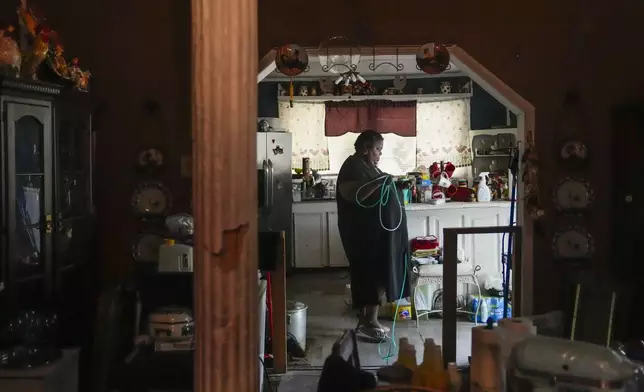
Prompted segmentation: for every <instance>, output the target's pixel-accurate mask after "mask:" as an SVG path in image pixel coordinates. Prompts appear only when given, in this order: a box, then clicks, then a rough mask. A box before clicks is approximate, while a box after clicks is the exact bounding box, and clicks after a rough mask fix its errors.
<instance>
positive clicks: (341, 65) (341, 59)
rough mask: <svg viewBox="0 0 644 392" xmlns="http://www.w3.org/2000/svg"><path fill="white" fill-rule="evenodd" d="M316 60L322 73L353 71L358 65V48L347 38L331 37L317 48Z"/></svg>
mask: <svg viewBox="0 0 644 392" xmlns="http://www.w3.org/2000/svg"><path fill="white" fill-rule="evenodd" d="M318 60H319V61H320V65H321V66H322V71H324V72H331V73H334V74H340V73H346V72H348V71H355V70H357V69H358V64H359V63H360V47H359V46H358V45H356V44H354V43H352V42H351V41H350V40H349V39H348V38H347V37H331V38H329V39H328V40H326V41H325V42H322V43H321V44H320V46H319V47H318Z"/></svg>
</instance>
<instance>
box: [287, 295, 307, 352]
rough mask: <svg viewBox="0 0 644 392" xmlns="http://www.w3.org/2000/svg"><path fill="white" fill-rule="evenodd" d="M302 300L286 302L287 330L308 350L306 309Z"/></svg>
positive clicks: (302, 347) (301, 346)
mask: <svg viewBox="0 0 644 392" xmlns="http://www.w3.org/2000/svg"><path fill="white" fill-rule="evenodd" d="M308 308H309V307H308V306H306V305H305V304H303V303H301V302H296V301H287V302H286V331H287V332H288V333H290V334H291V335H293V336H294V337H295V339H297V342H298V343H299V345H300V348H301V349H302V351H306V310H307V309H308Z"/></svg>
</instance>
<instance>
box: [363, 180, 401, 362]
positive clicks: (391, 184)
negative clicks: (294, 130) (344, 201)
mask: <svg viewBox="0 0 644 392" xmlns="http://www.w3.org/2000/svg"><path fill="white" fill-rule="evenodd" d="M380 181H382V185H381V186H380V197H379V198H378V201H377V202H375V203H374V204H372V205H365V204H363V203H362V202H361V201H360V198H359V197H358V195H359V194H360V191H362V189H363V188H365V187H367V186H370V185H372V184H375V183H378V182H380ZM392 193H393V195H394V198H395V201H396V204H397V205H398V207H399V211H400V213H399V214H398V216H399V218H398V223H397V224H396V225H394V226H395V227H387V226H385V223H384V222H383V220H382V211H383V208H385V207H386V206H387V204H388V203H389V201H390V200H391V199H392V197H391V194H392ZM356 203H357V204H358V205H359V206H360V207H362V208H376V207H378V217H379V220H380V226H381V227H382V228H383V229H384V230H386V231H396V230H398V229H399V228H400V225H401V224H402V221H403V208H404V207H403V204H402V201H401V200H400V197H399V196H398V189H397V187H396V179H395V178H394V177H393V176H392V175H389V174H384V175H382V176H380V177H378V178H375V179H373V180H371V181H369V182H367V183H366V184H364V185H362V186H361V187H360V188H358V191H357V192H356ZM404 261H405V268H404V273H403V280H402V287H401V289H400V295H399V296H398V300H397V301H396V310H395V313H394V320H393V324H392V325H391V337H390V338H389V339H386V338H383V339H382V340H381V341H380V342H379V343H378V353H379V354H380V357H381V358H382V359H384V360H385V363H386V364H387V365H389V359H391V358H393V357H395V356H396V355H398V353H397V345H396V320H397V318H398V310H399V307H400V301H401V300H402V299H403V298H404V297H403V295H404V292H405V284H406V283H407V269H408V268H409V256H408V254H407V253H406V254H405V260H404ZM387 340H389V341H388V342H387ZM386 343H389V347H388V348H387V352H386V353H384V349H383V345H384V344H386Z"/></svg>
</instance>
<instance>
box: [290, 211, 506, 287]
mask: <svg viewBox="0 0 644 392" xmlns="http://www.w3.org/2000/svg"><path fill="white" fill-rule="evenodd" d="M406 210H407V230H408V232H409V238H410V239H412V238H414V237H420V236H426V235H435V236H437V237H438V239H439V241H440V243H441V245H442V243H443V229H445V228H453V227H481V226H507V224H508V220H509V213H510V203H508V202H489V203H446V204H441V205H436V206H434V205H428V204H413V205H409V206H407V207H406ZM501 238H502V234H478V235H460V236H459V238H458V244H459V248H461V249H463V251H464V253H465V254H464V256H465V257H466V258H467V259H468V260H469V261H470V262H471V263H472V264H473V265H480V266H481V271H480V272H479V275H480V276H482V275H487V276H490V277H497V276H500V274H501V254H502V243H501ZM293 249H294V252H293V255H294V266H295V268H321V267H346V266H348V265H349V263H348V261H347V258H346V255H345V253H344V248H343V247H342V241H341V239H340V233H339V231H338V215H337V209H336V203H335V202H306V203H294V204H293ZM480 283H481V284H483V283H484V280H481V282H480Z"/></svg>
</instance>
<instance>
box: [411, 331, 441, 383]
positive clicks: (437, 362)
mask: <svg viewBox="0 0 644 392" xmlns="http://www.w3.org/2000/svg"><path fill="white" fill-rule="evenodd" d="M412 385H414V386H418V387H424V388H429V389H433V390H435V391H440V392H448V391H449V386H450V383H449V376H448V375H447V372H446V371H445V368H444V367H443V355H442V352H441V347H440V346H437V345H436V344H435V343H434V340H433V339H426V340H425V352H424V353H423V363H422V364H420V365H419V366H418V367H417V368H416V371H414V373H413V376H412Z"/></svg>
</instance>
